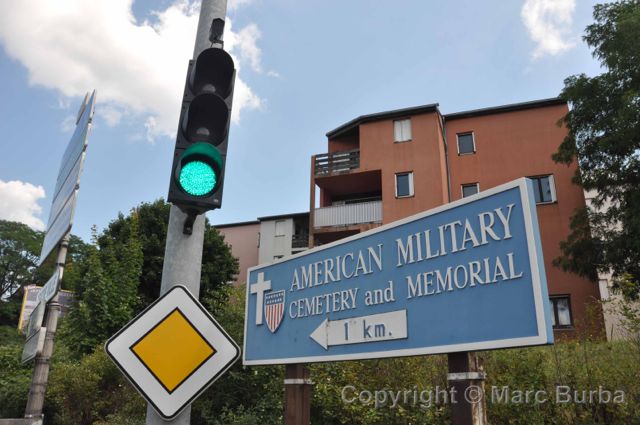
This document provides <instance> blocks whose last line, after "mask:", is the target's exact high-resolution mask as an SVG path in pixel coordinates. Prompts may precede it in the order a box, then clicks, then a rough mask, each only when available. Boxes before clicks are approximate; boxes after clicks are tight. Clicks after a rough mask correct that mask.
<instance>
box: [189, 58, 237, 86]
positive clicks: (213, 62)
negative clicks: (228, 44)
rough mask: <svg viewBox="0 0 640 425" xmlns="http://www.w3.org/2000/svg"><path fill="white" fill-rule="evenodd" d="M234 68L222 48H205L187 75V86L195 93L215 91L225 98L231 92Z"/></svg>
mask: <svg viewBox="0 0 640 425" xmlns="http://www.w3.org/2000/svg"><path fill="white" fill-rule="evenodd" d="M234 70H235V69H234V64H233V59H231V56H230V55H229V53H227V52H225V51H224V50H222V49H216V48H210V49H206V50H204V51H203V52H202V53H200V55H198V58H197V59H196V64H195V66H194V68H193V69H192V71H191V75H189V87H190V88H191V90H192V91H193V92H194V93H196V94H200V93H215V94H217V95H218V96H220V97H222V98H226V97H227V96H229V93H230V92H231V87H232V84H233V73H234Z"/></svg>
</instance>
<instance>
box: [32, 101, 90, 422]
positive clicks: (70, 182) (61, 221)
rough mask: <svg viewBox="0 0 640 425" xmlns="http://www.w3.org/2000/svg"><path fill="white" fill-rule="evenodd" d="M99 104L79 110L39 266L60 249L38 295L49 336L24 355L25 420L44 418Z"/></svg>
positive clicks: (85, 102) (88, 103)
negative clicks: (27, 382)
mask: <svg viewBox="0 0 640 425" xmlns="http://www.w3.org/2000/svg"><path fill="white" fill-rule="evenodd" d="M95 101H96V92H95V91H94V92H93V93H92V94H91V96H89V94H88V93H87V95H86V96H85V98H84V101H83V102H82V105H81V106H80V109H79V111H78V118H77V119H76V129H75V131H74V133H73V136H71V140H70V141H69V144H68V145H67V148H66V150H65V152H64V155H63V157H62V162H61V164H60V169H59V171H58V179H57V181H56V186H55V189H54V192H53V201H52V204H51V211H50V213H49V221H48V224H47V230H46V234H45V237H44V242H43V243H42V251H41V253H40V260H39V263H38V266H41V265H42V264H43V263H44V262H45V260H46V259H47V258H48V257H49V255H51V254H52V253H53V252H54V251H55V250H56V248H57V257H56V270H55V272H54V275H53V276H52V277H51V279H49V281H48V282H47V283H46V284H45V286H44V287H43V288H42V291H41V293H40V294H39V296H38V299H39V301H40V303H41V304H42V305H43V306H44V305H45V304H46V310H45V314H44V326H43V327H42V328H41V331H40V332H41V333H42V332H44V333H45V336H44V342H43V346H42V349H39V347H38V346H37V345H36V347H35V351H34V343H33V342H32V341H31V339H30V340H29V343H28V344H26V345H25V351H24V352H23V361H28V360H31V359H33V358H35V366H34V369H33V377H32V379H31V387H30V388H29V396H28V399H27V407H26V409H25V418H27V419H35V420H40V419H42V408H43V406H44V396H45V392H46V390H47V382H48V379H49V365H50V359H51V355H52V354H53V343H54V338H55V333H56V330H57V327H58V317H59V316H60V303H59V302H58V291H59V289H60V282H61V280H62V274H63V271H64V264H65V261H66V258H67V246H68V242H69V233H70V232H71V226H72V225H73V215H74V213H75V206H76V200H77V195H78V188H79V183H80V174H81V173H82V167H83V165H84V158H85V155H86V154H85V150H86V147H87V142H88V138H89V133H90V131H91V122H92V119H93V113H94V108H95ZM36 310H37V309H36ZM32 315H33V314H32ZM44 329H46V330H44ZM31 337H33V335H31Z"/></svg>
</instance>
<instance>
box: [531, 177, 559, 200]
mask: <svg viewBox="0 0 640 425" xmlns="http://www.w3.org/2000/svg"><path fill="white" fill-rule="evenodd" d="M529 178H530V179H531V180H533V192H534V195H535V197H536V204H549V203H551V202H555V201H556V188H555V185H554V183H553V176H552V175H549V176H538V177H529Z"/></svg>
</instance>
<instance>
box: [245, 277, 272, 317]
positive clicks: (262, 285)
mask: <svg viewBox="0 0 640 425" xmlns="http://www.w3.org/2000/svg"><path fill="white" fill-rule="evenodd" d="M250 290H251V293H252V294H256V297H257V298H256V325H262V307H263V304H264V293H265V292H267V291H270V290H271V281H270V280H264V273H258V280H257V282H256V283H252V284H251V286H250Z"/></svg>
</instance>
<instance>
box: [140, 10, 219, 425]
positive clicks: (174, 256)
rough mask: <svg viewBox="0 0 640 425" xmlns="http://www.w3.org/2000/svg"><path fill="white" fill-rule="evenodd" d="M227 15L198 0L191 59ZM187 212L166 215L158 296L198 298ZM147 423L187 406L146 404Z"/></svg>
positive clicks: (198, 255)
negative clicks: (175, 290) (178, 289)
mask: <svg viewBox="0 0 640 425" xmlns="http://www.w3.org/2000/svg"><path fill="white" fill-rule="evenodd" d="M226 14H227V0H202V4H201V5H200V19H199V20H198V32H197V35H196V42H195V47H194V49H193V57H194V59H195V58H196V57H197V56H198V55H199V54H200V53H201V52H202V51H203V50H205V49H207V48H209V47H211V41H209V30H210V29H211V22H212V21H213V20H214V19H215V18H221V19H225V17H226ZM186 219H187V215H186V214H185V213H183V212H182V211H181V210H180V208H178V207H176V206H175V205H172V206H171V212H170V214H169V226H168V228H167V244H166V246H165V250H164V263H163V266H162V282H161V284H160V295H162V294H164V293H165V292H167V291H168V290H169V289H171V288H172V287H173V286H175V285H184V286H186V287H187V288H188V289H189V291H190V292H191V293H192V294H193V295H194V296H195V297H196V298H198V296H199V294H200V273H201V270H202V248H203V244H204V221H205V217H204V214H201V215H199V216H198V217H197V218H196V220H195V223H193V232H192V234H191V235H185V234H184V233H183V228H184V222H185V220H186ZM146 423H147V425H164V424H175V425H178V424H179V425H189V424H190V423H191V406H188V407H187V408H186V409H184V410H183V411H182V413H180V414H179V415H178V416H176V417H175V418H174V419H173V420H171V421H165V420H164V419H162V417H161V416H160V415H158V413H157V412H156V411H155V410H154V409H153V407H152V406H151V405H150V404H148V405H147V422H146Z"/></svg>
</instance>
